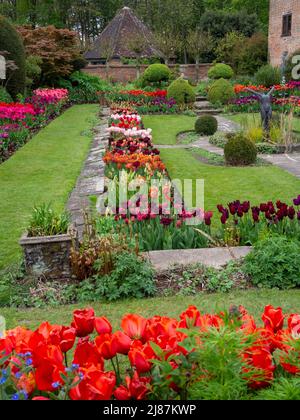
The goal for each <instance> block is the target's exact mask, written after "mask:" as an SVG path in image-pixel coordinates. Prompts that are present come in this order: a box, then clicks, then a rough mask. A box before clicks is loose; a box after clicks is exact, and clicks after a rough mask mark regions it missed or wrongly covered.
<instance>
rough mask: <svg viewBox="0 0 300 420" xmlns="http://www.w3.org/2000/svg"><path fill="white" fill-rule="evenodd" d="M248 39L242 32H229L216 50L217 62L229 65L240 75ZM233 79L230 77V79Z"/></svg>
mask: <svg viewBox="0 0 300 420" xmlns="http://www.w3.org/2000/svg"><path fill="white" fill-rule="evenodd" d="M247 39H248V38H246V37H245V36H244V35H243V34H241V33H240V32H229V33H228V34H226V36H225V37H224V38H223V39H220V41H219V42H218V45H217V47H216V49H215V54H216V60H217V61H219V62H220V63H227V64H229V65H230V66H231V67H232V68H233V69H234V72H235V73H238V71H239V64H240V62H241V61H242V60H243V58H242V56H243V51H244V48H245V44H246V40H247ZM231 77H232V76H231ZM231 77H228V79H230V78H231ZM224 79H227V77H224Z"/></svg>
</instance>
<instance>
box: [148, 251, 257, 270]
mask: <svg viewBox="0 0 300 420" xmlns="http://www.w3.org/2000/svg"><path fill="white" fill-rule="evenodd" d="M250 251H251V247H237V248H208V249H185V250H182V249H181V250H174V251H152V252H148V253H146V254H145V255H146V256H147V257H148V259H149V260H150V261H151V263H152V265H153V267H154V268H155V270H156V271H164V270H167V269H168V268H170V267H172V266H174V265H190V264H203V265H206V266H208V267H215V268H221V267H223V266H224V265H226V264H227V263H228V262H229V261H232V260H234V259H240V258H243V257H245V256H246V255H248V254H249V252H250Z"/></svg>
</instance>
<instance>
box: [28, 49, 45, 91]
mask: <svg viewBox="0 0 300 420" xmlns="http://www.w3.org/2000/svg"><path fill="white" fill-rule="evenodd" d="M42 62H43V60H42V59H41V58H40V57H39V56H36V55H30V56H29V57H27V58H26V87H27V88H31V87H32V85H34V84H36V83H37V82H38V81H39V79H40V77H41V74H42V68H41V64H42Z"/></svg>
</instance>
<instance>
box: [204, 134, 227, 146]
mask: <svg viewBox="0 0 300 420" xmlns="http://www.w3.org/2000/svg"><path fill="white" fill-rule="evenodd" d="M227 141H228V138H227V137H226V135H225V134H224V133H223V132H220V131H218V132H217V133H215V134H214V135H213V136H211V137H210V138H209V142H210V144H212V145H213V146H217V147H221V149H224V147H225V145H226V144H227Z"/></svg>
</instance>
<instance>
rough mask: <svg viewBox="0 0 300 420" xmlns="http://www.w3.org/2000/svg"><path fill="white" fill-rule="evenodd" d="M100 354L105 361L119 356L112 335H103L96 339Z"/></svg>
mask: <svg viewBox="0 0 300 420" xmlns="http://www.w3.org/2000/svg"><path fill="white" fill-rule="evenodd" d="M95 344H96V347H97V350H98V352H99V353H100V354H101V356H102V357H103V358H104V359H105V360H110V359H112V358H114V357H115V356H116V354H117V351H116V348H115V347H114V346H113V342H112V335H111V334H101V335H99V337H97V338H96V339H95Z"/></svg>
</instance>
